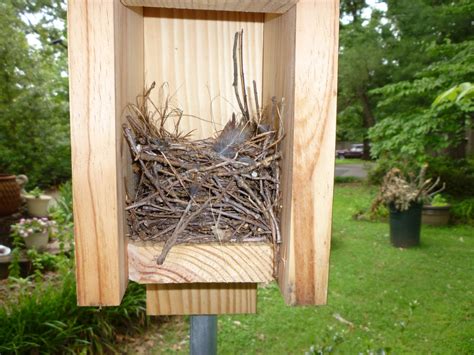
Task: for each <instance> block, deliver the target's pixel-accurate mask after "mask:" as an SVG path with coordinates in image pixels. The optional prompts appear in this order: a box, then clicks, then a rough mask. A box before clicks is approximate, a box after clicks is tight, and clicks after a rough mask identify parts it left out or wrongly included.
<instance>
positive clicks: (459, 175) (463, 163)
mask: <svg viewBox="0 0 474 355" xmlns="http://www.w3.org/2000/svg"><path fill="white" fill-rule="evenodd" d="M428 176H430V177H431V178H434V179H436V178H437V177H439V178H440V180H441V181H442V182H443V183H445V184H446V189H445V191H444V192H445V193H446V194H448V195H451V196H454V197H460V198H465V197H469V196H474V162H473V161H469V160H466V159H458V160H454V159H449V158H443V157H440V158H433V159H431V161H430V165H429V168H428Z"/></svg>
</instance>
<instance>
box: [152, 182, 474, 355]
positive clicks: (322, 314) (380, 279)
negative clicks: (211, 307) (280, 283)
mask: <svg viewBox="0 0 474 355" xmlns="http://www.w3.org/2000/svg"><path fill="white" fill-rule="evenodd" d="M373 194H375V191H374V190H373V189H370V188H367V187H365V186H363V185H358V184H352V185H337V187H336V192H335V204H334V229H333V240H332V251H331V266H330V284H329V297H328V305H327V306H322V307H287V306H285V305H284V303H283V300H282V298H281V296H280V294H279V290H278V288H277V287H276V285H274V284H272V285H270V286H268V287H262V288H260V290H259V298H258V314H257V315H241V316H220V317H219V345H218V346H219V353H221V354H232V353H238V354H253V353H261V354H286V353H295V354H304V353H305V352H310V351H311V350H312V349H313V350H314V352H317V351H319V350H324V352H328V351H329V350H331V349H333V350H335V351H336V352H339V353H352V354H357V353H369V352H373V353H375V352H377V351H379V352H381V351H383V350H385V351H386V352H387V351H390V352H393V353H397V354H399V353H414V354H420V353H439V354H468V353H469V354H472V353H473V352H474V294H473V291H474V272H473V271H474V270H473V266H474V228H473V227H467V226H454V227H446V228H433V227H425V228H423V230H422V245H421V246H420V247H418V248H414V249H410V250H401V249H396V248H394V247H392V246H390V244H389V242H388V225H387V224H384V223H374V222H360V221H353V220H352V219H351V214H352V213H353V212H354V211H355V210H356V209H357V207H359V206H362V205H364V204H368V202H369V200H370V198H371V196H373ZM336 318H339V320H338V319H336ZM341 318H342V319H344V320H347V321H348V322H350V323H351V324H349V323H344V322H341ZM186 332H187V330H186V328H180V332H179V333H180V336H181V338H180V339H176V338H174V339H173V342H174V344H172V343H168V344H163V343H162V345H161V346H160V348H159V349H160V350H158V348H157V352H167V351H166V350H165V349H170V350H171V349H174V351H177V350H178V352H180V351H183V352H186V351H187V341H186V340H185V337H186V335H187V333H186ZM183 340H184V341H183ZM178 344H179V346H177V345H178Z"/></svg>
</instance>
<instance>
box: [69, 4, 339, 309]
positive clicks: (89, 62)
mask: <svg viewBox="0 0 474 355" xmlns="http://www.w3.org/2000/svg"><path fill="white" fill-rule="evenodd" d="M338 6H339V4H338V1H331V0H300V1H296V0H293V1H282V0H280V1H266V0H265V1H264V0H259V1H235V0H223V1H196V0H194V1H190V0H177V1H165V0H143V1H141V0H122V1H119V0H107V1H98V0H89V1H84V0H81V1H79V0H75V1H70V2H69V10H68V31H69V63H70V101H71V131H72V145H73V146H72V151H73V187H74V213H75V238H76V257H77V259H76V261H77V284H78V287H77V290H78V303H79V304H80V305H117V304H119V303H120V300H121V297H122V296H123V293H124V291H125V289H126V285H127V281H128V279H129V278H130V279H132V280H134V281H137V282H141V283H146V284H147V285H148V286H147V307H148V308H147V311H148V312H149V314H199V313H226V312H227V313H236V312H237V313H238V312H254V311H255V308H256V284H257V283H259V282H267V281H270V280H271V279H273V278H274V275H275V273H274V269H273V268H274V266H275V263H276V265H277V266H278V272H277V278H278V282H279V284H280V288H281V290H282V294H283V295H284V298H285V300H286V302H287V303H289V304H295V305H296V304H324V303H325V301H326V294H327V280H328V263H329V247H330V234H331V218H332V193H333V177H334V156H335V155H334V150H335V119H336V90H337V48H338V25H339V20H338ZM242 29H243V31H244V47H243V51H244V72H245V76H246V79H247V80H248V85H249V86H250V85H251V81H252V80H255V82H256V88H257V89H258V93H259V98H258V99H259V100H260V102H261V105H262V106H268V105H269V104H270V103H271V101H272V97H276V98H278V99H281V98H284V106H283V107H284V120H283V122H282V123H281V124H282V126H283V128H284V132H285V139H284V141H283V143H282V147H281V153H282V161H281V165H282V176H281V186H282V212H281V218H280V229H281V234H282V235H281V237H282V243H281V245H280V246H279V251H278V252H277V251H276V249H275V248H274V247H273V245H272V244H271V243H260V244H258V245H257V244H255V245H251V244H240V245H202V246H196V245H195V246H192V245H190V246H188V245H178V246H176V247H174V248H173V249H172V250H171V251H170V254H169V256H168V259H167V260H166V261H165V263H164V264H163V265H162V266H158V265H156V263H153V255H156V254H157V253H159V248H160V246H159V245H149V244H146V243H135V242H129V241H128V238H127V237H126V235H127V233H128V231H127V224H126V214H125V201H126V199H127V197H129V196H131V195H133V194H134V179H133V174H132V171H131V159H130V153H129V149H128V147H127V145H126V143H125V141H124V139H123V137H122V131H121V130H122V123H123V122H124V116H125V115H124V112H125V108H126V106H127V104H129V103H132V102H135V99H136V96H137V95H138V94H140V93H142V92H143V90H144V88H146V87H149V86H150V85H151V84H152V82H156V84H157V86H161V85H162V84H163V83H166V84H164V85H163V86H161V87H160V89H159V90H155V92H154V93H153V95H154V97H153V99H154V100H159V99H160V97H159V96H160V95H164V94H169V95H171V98H170V103H171V104H172V105H175V106H176V107H179V108H180V109H182V110H183V111H184V113H185V114H186V115H188V116H184V117H185V119H183V122H182V125H181V129H182V130H183V131H188V130H193V131H194V135H193V138H205V137H209V136H211V135H213V134H214V133H215V132H216V131H218V130H220V129H222V128H223V126H224V125H225V123H226V122H227V121H228V120H229V119H230V118H231V115H232V112H236V111H237V102H236V101H235V99H234V94H233V87H232V81H233V77H232V66H233V62H232V45H233V37H234V33H235V32H236V31H240V30H242ZM252 107H253V106H252Z"/></svg>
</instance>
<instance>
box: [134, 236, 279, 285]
mask: <svg viewBox="0 0 474 355" xmlns="http://www.w3.org/2000/svg"><path fill="white" fill-rule="evenodd" d="M162 248H163V245H162V244H157V243H152V242H129V244H128V255H129V277H130V280H132V281H136V282H139V283H146V284H150V283H160V284H164V283H196V282H201V283H202V282H212V283H216V282H220V283H248V282H254V283H255V282H269V281H272V280H273V248H272V245H271V244H265V243H240V244H235V243H233V244H216V243H214V244H180V245H175V246H174V247H173V248H172V249H171V251H170V252H169V254H168V256H167V257H166V260H165V262H164V264H163V265H157V263H156V259H157V257H158V255H160V253H161V250H162Z"/></svg>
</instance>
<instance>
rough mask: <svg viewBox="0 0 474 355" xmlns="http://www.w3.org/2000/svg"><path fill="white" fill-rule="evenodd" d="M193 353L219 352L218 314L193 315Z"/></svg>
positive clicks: (206, 354) (191, 346)
mask: <svg viewBox="0 0 474 355" xmlns="http://www.w3.org/2000/svg"><path fill="white" fill-rule="evenodd" d="M190 318H191V319H190V321H191V331H190V341H189V342H190V353H191V355H216V354H217V316H215V315H214V316H191V317H190Z"/></svg>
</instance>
